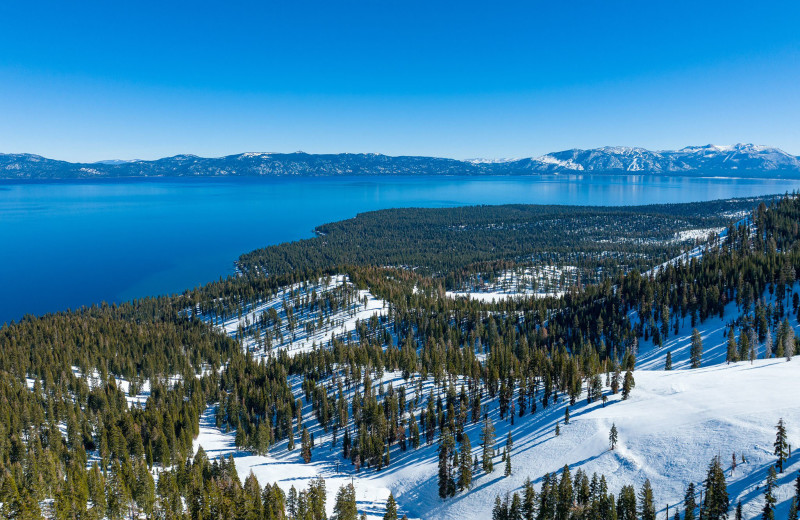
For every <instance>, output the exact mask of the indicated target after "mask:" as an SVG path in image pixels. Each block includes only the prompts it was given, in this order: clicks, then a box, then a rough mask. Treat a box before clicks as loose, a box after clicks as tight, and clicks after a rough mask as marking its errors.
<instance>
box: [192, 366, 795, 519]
mask: <svg viewBox="0 0 800 520" xmlns="http://www.w3.org/2000/svg"><path fill="white" fill-rule="evenodd" d="M635 375H636V388H635V390H634V392H633V393H632V394H631V398H630V399H629V400H627V401H621V400H620V398H619V395H617V396H611V397H610V399H609V401H608V403H607V404H606V405H605V406H603V405H602V404H601V403H599V402H595V403H593V404H591V405H587V404H586V401H585V399H584V400H581V401H580V402H579V403H577V404H576V406H574V407H572V408H571V410H570V412H571V420H570V423H569V424H568V425H565V424H563V417H564V408H565V407H566V406H567V404H568V403H567V402H566V401H561V402H559V403H558V405H556V406H551V407H549V408H547V409H546V410H544V411H542V410H541V409H540V410H539V411H538V412H537V413H536V414H534V415H526V416H525V417H523V418H517V419H516V422H515V424H514V425H513V426H512V425H511V424H510V422H509V421H508V420H507V419H506V420H504V421H500V420H499V418H498V417H497V415H496V414H497V407H496V406H490V409H491V410H492V412H491V413H490V417H492V418H493V420H494V424H495V427H496V429H497V444H496V446H497V447H498V448H501V449H502V447H503V446H504V445H505V439H506V435H507V433H508V431H509V430H510V431H511V433H512V436H513V439H514V448H513V450H512V469H513V473H512V475H511V476H510V477H504V476H503V468H502V463H501V461H500V458H499V457H497V458H495V471H494V472H492V473H490V474H482V473H479V474H478V475H477V477H476V479H475V481H474V483H473V488H472V489H471V490H470V491H469V492H461V493H459V494H457V495H456V496H455V497H454V498H451V499H448V500H441V499H439V498H438V495H437V456H436V443H434V445H432V446H425V445H423V446H421V447H420V448H419V449H418V450H413V449H411V448H409V450H408V451H406V452H401V451H400V450H399V449H397V448H395V449H394V450H393V451H392V453H391V460H392V462H391V464H390V466H389V467H388V468H385V469H383V470H381V471H377V472H376V471H375V470H374V469H362V470H361V472H360V473H356V472H355V471H354V468H353V467H352V465H351V464H350V463H349V461H347V460H344V459H342V458H341V448H340V446H341V441H340V442H339V447H337V448H335V449H333V450H330V448H329V446H330V445H329V442H328V441H329V436H326V435H323V434H322V433H321V431H320V430H319V429H316V430H315V432H316V435H317V445H318V446H321V447H319V448H317V449H315V450H314V457H313V460H312V462H311V464H304V463H303V462H302V460H301V459H300V453H299V447H298V448H297V449H295V450H294V451H293V452H288V451H286V442H285V441H284V442H282V443H280V444H278V445H277V446H275V447H274V448H273V449H272V452H271V453H272V454H271V455H270V456H266V457H260V456H255V455H251V454H248V453H245V452H238V451H236V449H235V448H234V445H233V437H234V433H232V432H231V433H227V434H223V433H222V432H220V431H218V430H216V429H215V428H214V427H213V411H212V410H209V412H208V413H207V414H206V415H205V416H204V420H203V422H202V424H201V434H200V437H199V438H198V439H197V441H196V446H201V445H202V446H203V448H204V449H205V450H206V451H207V452H208V454H209V456H212V457H213V456H218V455H226V454H229V453H233V454H235V460H236V465H237V469H238V470H239V474H240V476H241V477H242V478H244V477H246V476H247V474H248V473H249V472H250V471H251V470H252V471H253V472H254V473H255V475H256V476H257V477H258V478H259V481H260V482H261V483H262V484H265V483H266V482H278V484H279V485H281V487H283V488H284V489H286V490H288V488H289V487H290V486H291V485H294V486H295V487H296V488H298V489H301V488H303V487H305V486H306V485H307V483H308V481H309V480H310V479H311V478H314V477H316V476H323V477H325V479H326V482H327V486H328V487H327V489H328V506H329V509H331V508H332V505H333V499H334V496H335V493H336V491H337V490H338V487H339V485H341V484H344V483H347V482H350V480H351V479H353V482H354V483H355V486H356V489H357V491H358V500H359V508H360V509H363V510H366V511H368V512H369V513H370V516H371V517H376V516H379V515H380V514H381V512H382V508H383V501H385V499H386V497H387V496H388V493H389V491H390V490H391V491H392V492H393V493H394V495H395V497H396V499H397V502H398V504H399V508H400V510H401V511H402V512H404V513H407V514H408V515H409V517H411V518H415V517H416V518H425V519H476V520H478V519H483V518H486V517H487V515H488V514H489V513H490V508H491V504H492V503H493V500H494V497H495V496H496V495H498V494H500V495H505V493H512V492H514V491H519V490H520V489H521V486H522V485H523V483H524V481H525V478H527V477H530V478H531V480H532V481H533V482H534V485H535V486H536V487H537V488H538V487H539V484H540V482H541V477H542V476H543V475H544V474H545V473H547V472H555V471H559V470H560V468H562V467H563V466H564V465H565V464H569V466H570V468H571V470H572V471H573V472H574V471H575V470H577V469H582V470H584V471H586V472H588V473H589V474H591V473H593V472H598V473H602V474H605V475H606V478H607V479H608V482H609V488H610V490H611V491H612V492H614V493H615V494H616V493H617V492H618V491H619V489H620V487H621V486H622V485H625V484H629V483H634V484H635V485H636V486H637V487H638V486H640V485H641V484H642V483H643V482H644V480H645V479H646V478H649V479H650V480H651V482H652V484H653V487H654V489H655V490H656V497H657V500H658V505H659V510H660V511H661V512H660V514H661V515H663V513H664V509H665V508H666V505H667V504H671V505H672V507H671V510H672V511H674V506H675V504H676V503H678V502H680V501H681V500H682V496H683V493H684V488H685V486H686V484H688V483H689V482H695V483H696V484H697V483H700V482H701V481H702V480H703V478H704V476H705V471H706V469H707V465H708V462H709V461H710V460H711V458H712V457H714V456H716V455H720V456H721V457H722V461H723V463H724V466H725V468H726V477H727V479H728V490H729V493H730V495H731V501H732V504H735V502H736V501H738V500H742V502H743V504H744V505H745V511H746V512H747V515H746V518H754V517H755V516H756V515H757V512H758V510H759V509H760V507H761V504H762V490H759V489H758V486H760V485H763V482H764V479H765V478H766V474H767V471H768V467H769V465H770V464H773V463H774V459H775V458H774V457H773V456H772V454H771V453H772V449H771V445H772V441H773V440H774V430H775V424H776V423H777V421H778V419H779V418H781V417H782V418H783V419H784V420H785V421H786V423H787V425H788V431H789V440H790V442H791V443H793V444H794V445H795V446H797V445H798V443H800V403H798V401H797V398H796V396H797V395H798V393H799V392H800V359H794V360H793V361H791V362H786V361H785V360H783V359H772V360H757V361H756V362H755V363H753V364H752V365H751V364H750V363H749V362H742V363H735V364H732V365H712V366H709V367H705V368H700V369H696V370H673V371H669V372H665V371H656V370H638V371H636V373H635ZM387 379H393V382H394V383H395V385H396V387H397V386H398V385H400V384H402V380H400V379H399V378H398V377H397V376H396V375H394V376H393V375H387ZM430 384H431V383H430V382H428V383H427V385H430ZM427 385H426V386H427ZM606 391H608V389H606ZM309 412H310V410H309ZM556 421H560V422H561V426H560V429H561V434H560V435H559V436H555V434H554V428H555V423H556ZM309 423H313V421H311V420H310V417H309ZM612 424H615V425H616V427H617V429H618V431H619V445H618V447H617V449H616V450H614V451H611V450H609V445H608V434H609V430H610V428H611V425H612ZM467 432H468V434H469V435H470V438H471V440H472V445H473V450H474V453H475V454H476V455H479V454H480V451H479V450H480V447H479V425H475V424H473V425H471V426H470V427H469V428H468V429H467ZM733 452H735V453H736V456H737V467H736V470H735V471H733V472H731V470H730V461H731V458H732V456H733ZM742 456H744V457H745V460H746V462H744V463H743V462H741V457H742ZM798 470H800V456H796V455H793V456H792V458H791V459H790V461H789V464H788V466H787V471H786V473H784V474H783V475H781V476H780V479H779V483H780V487H779V491H778V494H777V496H778V500H779V502H780V510H779V511H782V512H783V513H782V514H785V511H786V510H787V509H788V502H787V501H788V499H789V497H790V495H791V487H792V482H793V479H794V477H795V476H796V473H797V471H798ZM779 517H780V516H779Z"/></svg>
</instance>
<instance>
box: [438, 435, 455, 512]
mask: <svg viewBox="0 0 800 520" xmlns="http://www.w3.org/2000/svg"><path fill="white" fill-rule="evenodd" d="M454 451H455V440H454V439H453V436H452V435H451V434H450V429H449V428H447V427H445V429H444V431H443V432H442V437H441V439H440V441H439V497H441V498H447V497H451V496H453V495H455V493H456V483H455V480H454V479H453V469H452V466H451V461H452V459H453V452H454Z"/></svg>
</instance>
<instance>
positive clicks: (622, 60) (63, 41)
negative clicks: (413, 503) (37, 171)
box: [0, 0, 800, 161]
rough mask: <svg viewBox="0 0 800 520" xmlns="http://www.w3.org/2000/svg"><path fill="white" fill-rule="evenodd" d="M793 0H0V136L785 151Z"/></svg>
mask: <svg viewBox="0 0 800 520" xmlns="http://www.w3.org/2000/svg"><path fill="white" fill-rule="evenodd" d="M798 21H800V2H798V1H797V0H791V1H776V2H762V3H757V2H739V1H735V0H729V1H726V2H715V1H696V0H695V1H691V2H684V1H658V2H647V1H642V0H637V1H628V2H621V1H612V0H609V1H604V0H586V1H583V2H575V1H571V2H570V1H555V0H554V1H550V2H537V1H527V2H519V3H516V2H493V1H485V2H470V1H462V2H458V3H456V2H441V3H440V2H434V1H424V2H416V1H403V2H399V1H393V0H371V1H364V2H355V1H349V0H326V1H322V2H311V1H298V0H284V1H280V2H275V1H260V2H253V3H242V2H224V1H215V2H205V1H193V2H187V3H182V2H171V1H159V2H149V1H145V0H143V1H129V0H113V1H109V0H103V1H97V2H95V1H88V0H80V1H77V2H65V1H63V0H59V1H54V2H38V1H35V0H21V1H17V0H7V1H3V2H0V152H30V153H38V154H41V155H45V156H48V157H53V158H58V159H66V160H72V161H77V160H81V161H94V160H101V159H118V158H121V159H130V158H142V159H152V158H157V157H162V156H168V155H174V154H178V153H194V154H198V155H203V156H219V155H226V154H232V153H239V152H245V151H266V152H292V151H297V150H303V151H306V152H311V153H331V152H379V153H386V154H391V155H400V154H414V155H436V156H446V157H455V158H471V157H487V158H500V157H524V156H534V155H540V154H543V153H546V152H550V151H557V150H563V149H567V148H573V147H579V148H588V147H595V146H604V145H631V146H644V147H647V148H651V149H666V148H679V147H683V146H686V145H690V144H692V145H701V144H708V143H715V144H730V143H735V142H753V143H756V144H768V145H773V146H777V147H780V148H783V149H784V150H786V151H788V152H790V153H793V154H796V155H798V154H800V24H799V23H798Z"/></svg>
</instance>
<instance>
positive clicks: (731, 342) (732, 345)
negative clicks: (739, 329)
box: [692, 327, 736, 368]
mask: <svg viewBox="0 0 800 520" xmlns="http://www.w3.org/2000/svg"><path fill="white" fill-rule="evenodd" d="M692 342H694V333H692ZM692 346H694V343H692ZM725 361H726V362H727V363H728V364H730V363H733V362H735V361H736V337H735V336H734V335H733V327H730V328H729V329H728V349H727V352H726V354H725ZM692 368H695V367H692Z"/></svg>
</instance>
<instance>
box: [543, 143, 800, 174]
mask: <svg viewBox="0 0 800 520" xmlns="http://www.w3.org/2000/svg"><path fill="white" fill-rule="evenodd" d="M528 161H529V162H528V165H527V166H528V168H530V169H531V170H532V171H548V172H551V173H559V172H564V171H570V170H579V171H591V172H647V173H698V172H699V173H720V172H730V173H736V172H737V171H741V170H744V171H747V172H748V173H755V172H776V171H786V172H798V171H800V159H798V158H797V157H795V156H793V155H790V154H788V153H786V152H784V151H783V150H780V149H778V148H770V147H767V146H757V145H753V144H736V145H732V146H717V145H711V144H709V145H706V146H689V147H686V148H682V149H680V150H660V151H651V150H646V149H644V148H631V147H625V146H614V147H610V146H606V147H604V148H595V149H591V150H579V149H573V150H565V151H563V152H556V153H550V154H547V155H544V156H542V157H537V158H532V159H529V160H528Z"/></svg>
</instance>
